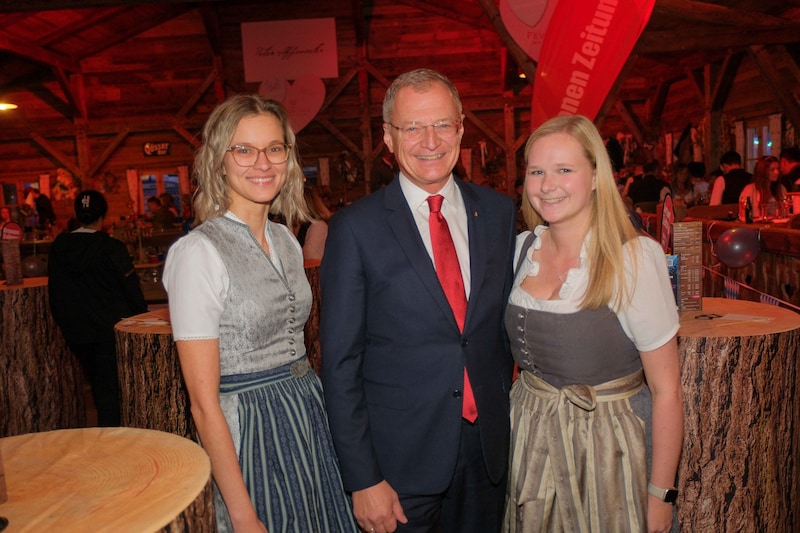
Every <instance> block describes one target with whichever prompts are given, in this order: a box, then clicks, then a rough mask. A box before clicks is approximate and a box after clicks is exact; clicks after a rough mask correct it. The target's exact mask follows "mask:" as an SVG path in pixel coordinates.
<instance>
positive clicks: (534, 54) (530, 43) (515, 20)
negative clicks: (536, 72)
mask: <svg viewBox="0 0 800 533" xmlns="http://www.w3.org/2000/svg"><path fill="white" fill-rule="evenodd" d="M557 3H558V0H500V18H501V19H503V24H505V26H506V29H508V33H509V34H511V37H512V38H513V39H514V41H515V42H516V43H517V44H518V45H519V46H520V48H522V49H523V50H524V51H525V53H526V54H528V57H530V58H531V59H533V60H534V61H539V52H540V50H541V49H542V42H543V41H544V34H545V31H546V30H547V26H548V24H549V23H550V17H551V16H552V15H553V11H554V10H555V7H556V4H557Z"/></svg>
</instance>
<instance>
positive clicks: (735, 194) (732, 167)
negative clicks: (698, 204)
mask: <svg viewBox="0 0 800 533" xmlns="http://www.w3.org/2000/svg"><path fill="white" fill-rule="evenodd" d="M719 166H720V168H721V169H722V177H721V178H717V179H716V180H714V185H713V188H712V189H711V200H710V201H709V203H708V205H721V204H735V203H738V202H739V195H740V194H742V189H744V186H745V185H747V184H748V183H750V182H751V181H752V180H753V175H752V174H750V173H749V172H747V171H746V170H745V169H743V168H742V156H740V155H739V154H738V152H734V151H733V150H731V151H729V152H725V153H724V154H722V157H720V160H719Z"/></svg>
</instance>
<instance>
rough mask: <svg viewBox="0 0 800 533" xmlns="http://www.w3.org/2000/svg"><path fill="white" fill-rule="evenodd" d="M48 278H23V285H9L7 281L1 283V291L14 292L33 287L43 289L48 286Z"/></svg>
mask: <svg viewBox="0 0 800 533" xmlns="http://www.w3.org/2000/svg"><path fill="white" fill-rule="evenodd" d="M47 279H48V278H47V276H44V277H38V278H22V285H7V284H6V282H5V281H2V282H0V291H13V290H14V289H30V288H31V287H42V286H46V285H47Z"/></svg>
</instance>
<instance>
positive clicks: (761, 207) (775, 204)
mask: <svg viewBox="0 0 800 533" xmlns="http://www.w3.org/2000/svg"><path fill="white" fill-rule="evenodd" d="M779 165H780V164H779V162H778V158H777V157H775V156H774V155H762V156H761V157H759V158H758V160H757V161H756V166H755V168H754V169H753V182H752V183H748V184H747V185H745V186H744V189H742V194H741V195H739V203H742V202H744V201H746V199H747V198H750V203H751V205H752V206H753V219H759V218H768V217H769V218H776V217H777V216H778V214H779V213H780V209H779V206H781V205H782V204H783V201H784V200H785V199H786V189H785V188H784V186H783V184H782V183H781V182H780V170H779V169H778V167H779ZM742 222H744V220H742Z"/></svg>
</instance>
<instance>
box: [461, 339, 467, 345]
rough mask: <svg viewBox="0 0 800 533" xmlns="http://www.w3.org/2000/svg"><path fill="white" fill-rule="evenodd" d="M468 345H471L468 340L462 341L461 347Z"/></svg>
mask: <svg viewBox="0 0 800 533" xmlns="http://www.w3.org/2000/svg"><path fill="white" fill-rule="evenodd" d="M467 344H469V341H468V340H467V339H461V346H466V345H467Z"/></svg>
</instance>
